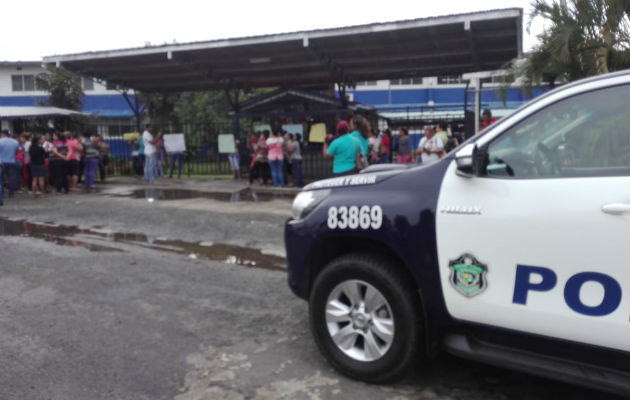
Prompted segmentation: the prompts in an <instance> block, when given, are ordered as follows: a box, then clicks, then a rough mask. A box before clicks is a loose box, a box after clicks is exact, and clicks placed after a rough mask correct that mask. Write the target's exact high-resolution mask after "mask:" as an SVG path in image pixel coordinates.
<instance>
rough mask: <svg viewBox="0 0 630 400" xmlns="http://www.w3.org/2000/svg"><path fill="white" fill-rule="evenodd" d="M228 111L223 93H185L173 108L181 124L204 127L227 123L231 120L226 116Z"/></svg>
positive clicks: (227, 103) (227, 104)
mask: <svg viewBox="0 0 630 400" xmlns="http://www.w3.org/2000/svg"><path fill="white" fill-rule="evenodd" d="M228 110H229V102H228V100H227V98H226V96H225V93H223V92H220V91H211V92H185V93H182V94H181V95H180V96H179V99H178V101H177V102H176V103H175V106H174V112H175V114H176V115H177V116H178V118H179V120H180V121H181V123H183V124H201V125H204V126H210V125H213V124H222V123H229V122H230V121H231V118H230V117H229V116H228V115H227V112H228Z"/></svg>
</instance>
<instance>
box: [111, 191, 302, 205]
mask: <svg viewBox="0 0 630 400" xmlns="http://www.w3.org/2000/svg"><path fill="white" fill-rule="evenodd" d="M120 196H121V197H131V198H133V199H146V200H148V201H164V200H185V199H210V200H216V201H223V202H231V203H238V202H266V201H272V200H286V201H287V202H289V201H292V200H293V198H294V197H295V196H294V195H293V194H288V193H258V192H256V191H254V190H252V189H243V190H240V191H237V192H232V193H225V192H201V191H198V190H189V189H156V188H145V189H138V190H134V191H133V192H131V193H130V194H128V195H120Z"/></svg>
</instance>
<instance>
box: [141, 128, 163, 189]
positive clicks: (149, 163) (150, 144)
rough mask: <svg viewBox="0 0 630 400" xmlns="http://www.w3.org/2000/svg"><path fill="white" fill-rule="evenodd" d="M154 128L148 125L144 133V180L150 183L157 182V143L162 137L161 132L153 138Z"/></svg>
mask: <svg viewBox="0 0 630 400" xmlns="http://www.w3.org/2000/svg"><path fill="white" fill-rule="evenodd" d="M152 131H153V126H151V124H146V125H145V127H144V132H142V141H143V143H144V156H145V164H144V178H145V179H146V180H147V182H149V183H153V182H155V166H156V163H157V146H156V145H157V143H158V141H159V140H160V137H161V136H162V133H161V132H158V134H157V135H156V136H155V137H153V133H152Z"/></svg>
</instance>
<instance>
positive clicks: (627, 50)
mask: <svg viewBox="0 0 630 400" xmlns="http://www.w3.org/2000/svg"><path fill="white" fill-rule="evenodd" d="M531 6H532V12H531V14H530V18H529V24H528V27H527V29H528V31H529V29H530V27H531V24H532V22H533V21H534V20H536V19H538V18H542V19H543V20H544V24H545V30H544V32H543V33H542V34H540V35H539V36H538V39H539V42H538V44H537V45H536V46H535V47H534V48H533V49H532V51H531V52H530V53H529V54H527V55H526V57H525V58H524V59H522V60H515V61H513V62H512V63H511V65H510V66H509V71H510V74H509V76H508V77H507V78H506V80H505V83H504V85H503V86H504V87H503V89H502V92H505V93H506V92H507V88H509V86H510V83H509V82H513V81H514V78H520V82H521V84H522V85H523V88H524V89H525V90H526V92H527V93H528V95H530V96H531V91H532V87H533V86H540V85H541V84H543V83H544V84H547V85H549V86H551V87H553V86H554V85H555V83H556V82H558V81H573V80H576V79H580V78H584V77H587V76H591V75H597V74H602V73H606V72H609V71H613V70H619V69H624V68H629V67H630V19H629V14H630V0H551V1H545V0H534V1H533V2H532V4H531Z"/></svg>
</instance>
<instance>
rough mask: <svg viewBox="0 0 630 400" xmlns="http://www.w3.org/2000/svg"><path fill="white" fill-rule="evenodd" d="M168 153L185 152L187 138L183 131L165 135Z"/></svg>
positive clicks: (165, 145) (165, 146)
mask: <svg viewBox="0 0 630 400" xmlns="http://www.w3.org/2000/svg"><path fill="white" fill-rule="evenodd" d="M163 138H164V148H165V149H166V152H167V153H183V152H184V151H186V140H184V134H183V133H167V134H166V135H164V136H163Z"/></svg>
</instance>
